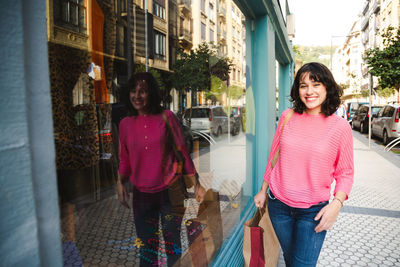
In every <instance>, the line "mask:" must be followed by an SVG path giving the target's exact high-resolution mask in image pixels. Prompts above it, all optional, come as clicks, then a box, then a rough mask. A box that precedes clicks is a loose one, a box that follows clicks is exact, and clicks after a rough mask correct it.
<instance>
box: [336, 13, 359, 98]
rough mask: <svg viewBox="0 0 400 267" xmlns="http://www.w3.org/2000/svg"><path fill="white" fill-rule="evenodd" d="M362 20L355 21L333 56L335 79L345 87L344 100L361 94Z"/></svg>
mask: <svg viewBox="0 0 400 267" xmlns="http://www.w3.org/2000/svg"><path fill="white" fill-rule="evenodd" d="M361 51H362V45H361V36H360V19H359V18H358V19H357V20H356V21H354V23H353V25H352V27H351V29H350V31H349V33H348V34H347V36H345V41H344V43H343V45H341V46H340V47H339V48H338V49H337V50H336V51H335V55H334V56H333V59H332V61H333V64H332V71H333V74H334V76H335V79H336V80H337V81H338V82H339V83H340V84H342V85H344V88H345V89H344V92H343V98H344V99H350V98H353V97H355V96H357V95H358V94H360V93H361V84H360V80H361V77H362V73H361V68H360V64H361V63H362V58H361Z"/></svg>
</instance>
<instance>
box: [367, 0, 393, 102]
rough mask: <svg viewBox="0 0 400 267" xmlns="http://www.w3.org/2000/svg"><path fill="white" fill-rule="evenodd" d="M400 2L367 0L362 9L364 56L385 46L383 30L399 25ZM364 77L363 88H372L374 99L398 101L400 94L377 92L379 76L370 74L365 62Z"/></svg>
mask: <svg viewBox="0 0 400 267" xmlns="http://www.w3.org/2000/svg"><path fill="white" fill-rule="evenodd" d="M399 10H400V2H399V0H366V1H365V4H364V6H363V8H362V10H361V36H362V48H363V49H362V56H364V55H365V52H366V51H367V50H369V49H374V48H376V47H381V48H383V43H382V39H381V36H380V35H381V34H382V32H383V31H384V30H385V29H387V27H389V26H392V27H395V28H397V27H399V25H400V24H399V22H400V14H399ZM361 71H362V79H361V88H362V89H363V90H369V88H371V89H372V92H373V101H374V102H375V103H377V104H384V103H386V102H388V101H389V102H391V101H396V99H398V96H396V95H393V96H392V97H390V98H387V99H383V98H381V97H379V96H378V95H376V94H375V92H374V91H375V90H376V89H377V86H378V79H377V77H372V76H371V75H370V74H368V68H367V65H366V63H365V62H363V63H362V65H361Z"/></svg>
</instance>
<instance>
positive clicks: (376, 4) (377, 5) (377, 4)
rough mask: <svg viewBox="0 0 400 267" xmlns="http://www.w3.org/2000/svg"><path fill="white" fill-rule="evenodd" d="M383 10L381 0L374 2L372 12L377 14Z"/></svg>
mask: <svg viewBox="0 0 400 267" xmlns="http://www.w3.org/2000/svg"><path fill="white" fill-rule="evenodd" d="M379 10H381V1H380V0H375V1H374V4H373V5H372V12H374V13H375V14H376V13H378V12H379Z"/></svg>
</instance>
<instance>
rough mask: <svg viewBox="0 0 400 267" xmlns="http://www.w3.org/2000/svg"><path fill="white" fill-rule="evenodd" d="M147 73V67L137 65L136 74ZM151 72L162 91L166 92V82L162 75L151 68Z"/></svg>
mask: <svg viewBox="0 0 400 267" xmlns="http://www.w3.org/2000/svg"><path fill="white" fill-rule="evenodd" d="M145 71H146V66H145V65H144V64H135V73H138V72H145ZM149 72H150V73H151V74H152V75H153V76H154V78H155V79H156V81H157V83H158V86H159V87H160V90H161V91H165V89H166V86H165V81H164V79H163V77H162V75H161V73H160V71H159V70H157V69H154V68H151V67H149Z"/></svg>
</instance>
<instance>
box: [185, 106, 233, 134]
mask: <svg viewBox="0 0 400 267" xmlns="http://www.w3.org/2000/svg"><path fill="white" fill-rule="evenodd" d="M189 123H190V129H191V130H192V131H200V132H203V133H211V134H213V135H215V136H219V135H221V134H222V133H227V132H228V115H227V114H226V113H225V111H224V109H223V108H222V106H197V107H192V108H188V109H186V110H185V113H184V114H183V124H184V125H187V126H189Z"/></svg>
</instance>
